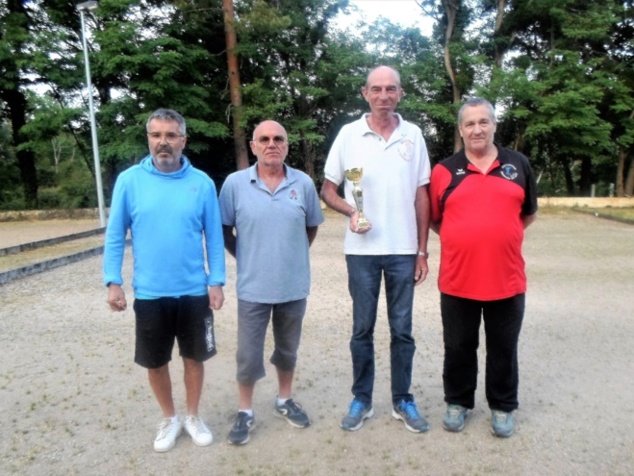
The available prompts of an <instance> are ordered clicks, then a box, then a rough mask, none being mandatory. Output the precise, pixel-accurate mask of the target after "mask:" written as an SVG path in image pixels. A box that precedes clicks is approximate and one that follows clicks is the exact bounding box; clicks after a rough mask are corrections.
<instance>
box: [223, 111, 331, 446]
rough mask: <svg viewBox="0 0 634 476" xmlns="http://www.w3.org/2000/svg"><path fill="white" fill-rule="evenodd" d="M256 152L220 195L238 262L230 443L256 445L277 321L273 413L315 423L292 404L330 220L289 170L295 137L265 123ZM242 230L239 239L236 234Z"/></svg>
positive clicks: (296, 422) (308, 183)
mask: <svg viewBox="0 0 634 476" xmlns="http://www.w3.org/2000/svg"><path fill="white" fill-rule="evenodd" d="M251 151H252V152H253V154H254V155H255V156H256V157H257V163H256V164H255V165H253V166H251V167H250V168H248V169H246V170H241V171H238V172H235V173H233V174H231V175H229V177H227V180H226V181H225V183H224V185H223V187H222V190H221V191H220V212H221V217H222V225H223V231H224V238H225V248H226V249H227V251H229V253H231V255H233V256H234V257H235V258H236V260H237V267H238V279H237V281H238V282H237V294H238V351H237V353H236V360H237V364H238V369H237V380H238V395H239V402H238V414H237V416H236V418H235V421H234V424H233V427H232V428H231V430H230V432H229V436H228V440H229V443H232V444H236V445H242V444H245V443H247V442H248V441H249V433H250V431H251V430H252V429H253V428H254V427H255V418H254V415H253V407H252V403H253V391H254V388H255V382H256V381H257V380H259V379H260V378H262V377H264V374H265V372H264V358H263V354H264V339H265V337H266V329H267V327H268V323H269V320H272V323H273V337H274V340H275V349H274V351H273V355H272V356H271V363H272V364H273V365H275V367H276V370H277V377H278V383H279V388H278V395H277V400H276V402H275V407H274V412H275V415H276V416H279V417H281V418H285V419H286V420H287V421H288V423H289V424H290V425H292V426H294V427H296V428H306V427H307V426H309V425H310V420H309V418H308V415H307V414H306V412H305V411H304V410H303V409H302V407H301V406H300V405H298V404H297V403H295V402H294V401H293V399H292V398H291V394H292V385H293V373H294V369H295V364H296V361H297V349H298V347H299V341H300V337H301V330H302V320H303V318H304V313H305V311H306V298H307V297H308V294H309V290H310V261H309V251H308V250H309V247H310V245H311V243H312V242H313V240H314V239H315V236H316V235H317V227H318V226H319V225H320V224H321V223H323V221H324V217H323V214H322V211H321V206H320V203H319V197H318V195H317V190H316V189H315V185H314V183H313V181H312V180H311V179H310V177H309V176H308V175H306V174H305V173H303V172H301V171H299V170H295V169H293V168H291V167H289V166H288V165H285V164H284V160H285V159H286V156H287V154H288V137H287V135H286V131H285V130H284V128H283V127H282V126H281V125H280V124H278V123H277V122H275V121H264V122H262V123H260V124H259V125H258V126H257V127H256V128H255V131H254V132H253V140H252V141H251ZM234 229H235V234H234Z"/></svg>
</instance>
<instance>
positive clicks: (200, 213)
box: [103, 109, 225, 452]
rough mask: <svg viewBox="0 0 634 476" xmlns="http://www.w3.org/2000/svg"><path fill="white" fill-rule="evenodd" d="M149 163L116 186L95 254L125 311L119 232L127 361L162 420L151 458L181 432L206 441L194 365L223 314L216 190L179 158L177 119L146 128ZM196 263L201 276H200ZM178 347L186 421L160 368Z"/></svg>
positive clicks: (111, 294)
mask: <svg viewBox="0 0 634 476" xmlns="http://www.w3.org/2000/svg"><path fill="white" fill-rule="evenodd" d="M146 128H147V135H148V146H149V149H150V155H148V156H147V157H145V158H144V159H143V160H142V161H141V163H139V164H137V165H134V166H132V167H130V168H129V169H128V170H126V171H124V172H122V173H121V174H120V175H119V177H118V179H117V182H116V184H115V187H114V192H113V195H112V203H111V208H110V217H109V220H108V228H107V229H106V239H105V248H104V269H103V275H104V284H105V285H106V286H107V287H108V304H109V306H110V308H111V309H112V310H113V311H124V310H125V309H126V308H127V301H126V297H125V293H124V291H123V289H122V287H121V285H122V284H123V278H122V274H121V267H122V264H123V256H124V252H125V241H126V235H127V232H128V231H130V233H131V236H132V254H133V258H134V276H133V279H132V287H133V289H134V298H135V300H134V312H135V317H136V349H135V358H134V360H135V362H136V363H137V364H139V365H141V366H142V367H145V368H147V369H148V375H149V381H150V387H151V388H152V390H153V392H154V395H155V396H156V399H157V401H158V404H159V406H160V407H161V411H162V413H163V421H162V422H161V424H160V425H159V431H158V434H157V436H156V439H155V441H154V449H155V450H156V451H158V452H165V451H169V450H170V449H172V448H173V447H174V445H175V443H176V439H177V438H178V436H179V435H180V434H181V432H182V430H183V427H184V428H185V431H187V432H188V433H189V434H190V436H191V437H192V439H193V441H194V443H195V444H196V445H198V446H207V445H210V444H211V442H212V440H213V437H212V433H211V431H210V430H209V428H208V427H207V426H206V425H205V423H204V422H203V421H202V419H201V418H200V417H199V416H198V405H199V402H200V397H201V393H202V386H203V379H204V371H205V370H204V364H203V362H204V361H205V360H207V359H209V358H210V357H212V356H213V355H215V354H216V345H215V338H214V329H213V323H214V321H213V311H212V310H218V309H220V308H221V307H222V304H223V301H224V295H223V292H222V286H223V285H224V284H225V258H224V241H223V237H222V226H221V220H220V211H219V208H218V199H217V195H216V187H215V185H214V183H213V181H212V180H211V179H210V178H209V177H208V176H207V175H206V174H204V173H203V172H201V171H200V170H197V169H195V168H194V167H192V165H191V163H190V162H189V160H188V159H187V157H185V156H184V155H182V152H183V149H184V148H185V144H186V141H187V139H186V128H185V119H184V118H183V117H182V116H181V115H180V114H179V113H177V112H176V111H173V110H170V109H158V110H157V111H155V112H154V113H152V115H151V116H150V118H149V119H148V121H147V125H146ZM205 261H206V264H207V268H208V270H209V272H207V271H206V270H205ZM175 339H176V340H177V341H178V347H179V351H180V355H181V357H182V359H183V365H184V368H185V388H186V393H187V395H186V403H187V415H186V417H185V419H184V420H181V419H180V418H179V416H178V415H177V414H176V409H175V405H174V400H173V398H172V384H171V378H170V373H169V361H170V360H171V356H172V349H173V347H174V340H175Z"/></svg>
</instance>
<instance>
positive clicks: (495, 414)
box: [491, 410, 515, 438]
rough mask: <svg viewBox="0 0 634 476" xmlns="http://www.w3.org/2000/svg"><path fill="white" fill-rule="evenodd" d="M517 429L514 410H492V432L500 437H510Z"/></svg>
mask: <svg viewBox="0 0 634 476" xmlns="http://www.w3.org/2000/svg"><path fill="white" fill-rule="evenodd" d="M514 431H515V420H514V418H513V412H503V411H501V410H491V433H493V434H494V435H495V436H499V437H500V438H508V437H509V436H511V435H512V434H513V432H514Z"/></svg>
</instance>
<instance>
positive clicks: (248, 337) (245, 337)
mask: <svg viewBox="0 0 634 476" xmlns="http://www.w3.org/2000/svg"><path fill="white" fill-rule="evenodd" d="M305 312H306V299H300V300H299V301H290V302H285V303H279V304H262V303H255V302H248V301H241V300H239V299H238V351H237V352H236V360H237V363H238V370H237V375H236V379H237V380H238V382H240V383H245V384H251V383H255V382H256V381H257V380H259V379H261V378H262V377H264V375H265V374H266V372H265V371H264V340H265V337H266V329H267V327H268V325H269V320H271V321H272V323H273V340H274V343H275V348H274V350H273V354H272V355H271V360H270V362H271V363H272V364H273V365H275V366H276V367H277V368H278V369H280V370H293V369H294V368H295V363H296V362H297V349H298V348H299V341H300V338H301V334H302V321H303V319H304V314H305Z"/></svg>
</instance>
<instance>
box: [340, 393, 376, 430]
mask: <svg viewBox="0 0 634 476" xmlns="http://www.w3.org/2000/svg"><path fill="white" fill-rule="evenodd" d="M373 416H374V409H373V408H372V406H365V405H364V404H363V403H362V402H360V401H359V400H352V402H351V403H350V408H349V410H348V414H347V415H346V416H345V417H343V420H341V428H343V429H344V430H346V431H357V430H358V429H359V428H361V427H362V426H363V420H365V419H366V418H372V417H373Z"/></svg>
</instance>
